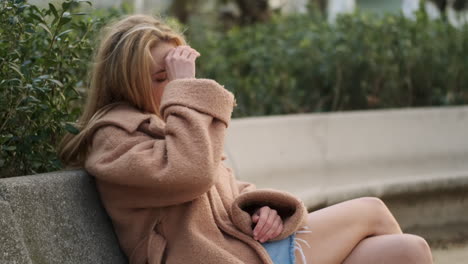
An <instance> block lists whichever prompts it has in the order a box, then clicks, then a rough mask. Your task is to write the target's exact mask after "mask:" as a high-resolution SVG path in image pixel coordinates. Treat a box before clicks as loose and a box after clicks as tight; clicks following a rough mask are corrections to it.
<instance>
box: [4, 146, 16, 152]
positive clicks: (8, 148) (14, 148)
mask: <svg viewBox="0 0 468 264" xmlns="http://www.w3.org/2000/svg"><path fill="white" fill-rule="evenodd" d="M2 149H3V150H6V151H14V150H16V146H2Z"/></svg>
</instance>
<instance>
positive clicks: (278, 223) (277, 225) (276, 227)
mask: <svg viewBox="0 0 468 264" xmlns="http://www.w3.org/2000/svg"><path fill="white" fill-rule="evenodd" d="M282 224H283V221H282V220H281V217H279V216H278V215H277V216H276V218H275V220H274V222H273V224H272V225H271V228H270V229H269V230H268V231H267V232H266V234H265V235H264V236H263V237H262V238H260V242H262V243H263V242H265V241H267V240H269V239H271V238H274V237H276V236H277V235H279V233H278V230H279V228H280V227H281V225H282Z"/></svg>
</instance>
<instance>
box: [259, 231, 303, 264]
mask: <svg viewBox="0 0 468 264" xmlns="http://www.w3.org/2000/svg"><path fill="white" fill-rule="evenodd" d="M295 236H296V234H295V233H294V234H292V235H290V236H288V237H287V238H285V239H283V240H278V241H272V242H265V243H262V246H263V247H264V248H265V249H266V251H267V252H268V254H269V255H270V257H271V259H272V260H273V263H274V264H295V263H296V256H295V255H294V238H295Z"/></svg>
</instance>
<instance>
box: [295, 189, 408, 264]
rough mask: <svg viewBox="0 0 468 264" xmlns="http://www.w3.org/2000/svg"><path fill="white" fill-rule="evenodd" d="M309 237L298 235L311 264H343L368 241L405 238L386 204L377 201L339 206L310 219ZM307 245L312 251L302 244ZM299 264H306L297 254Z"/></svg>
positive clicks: (328, 208)
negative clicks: (361, 244)
mask: <svg viewBox="0 0 468 264" xmlns="http://www.w3.org/2000/svg"><path fill="white" fill-rule="evenodd" d="M308 230H309V231H310V232H309V233H298V234H297V235H296V238H298V241H299V243H300V244H302V246H301V247H302V249H303V253H304V257H305V259H306V261H307V263H320V264H339V263H343V261H345V260H346V259H347V257H348V256H349V255H350V254H351V252H352V251H353V249H354V248H355V247H356V246H357V245H358V244H359V243H360V242H361V240H363V239H364V238H367V237H372V236H379V235H391V234H402V232H401V229H400V227H399V225H398V223H397V222H396V220H395V218H394V217H393V215H392V214H391V213H390V211H389V210H388V208H387V207H386V206H385V204H384V203H383V202H382V201H381V200H379V199H377V198H359V199H354V200H350V201H346V202H343V203H340V204H336V205H333V206H330V207H327V208H324V209H321V210H318V211H316V212H312V213H310V214H309V216H308ZM300 239H302V240H303V241H304V242H307V243H308V244H309V245H310V248H309V247H307V245H305V243H301V242H300V241H301V240H300ZM295 254H296V259H297V263H298V264H303V261H302V255H301V254H300V252H299V251H298V250H297V251H296V253H295Z"/></svg>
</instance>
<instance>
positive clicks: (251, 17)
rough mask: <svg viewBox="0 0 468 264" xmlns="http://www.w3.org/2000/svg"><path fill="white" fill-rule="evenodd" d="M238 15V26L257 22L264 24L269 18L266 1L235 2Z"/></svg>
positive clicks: (242, 0) (269, 12)
mask: <svg viewBox="0 0 468 264" xmlns="http://www.w3.org/2000/svg"><path fill="white" fill-rule="evenodd" d="M235 2H236V4H237V6H238V7H239V10H240V12H241V14H240V21H239V22H240V24H241V25H248V24H253V23H257V22H266V21H268V20H269V19H270V17H271V9H270V5H269V4H268V0H235Z"/></svg>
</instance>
